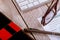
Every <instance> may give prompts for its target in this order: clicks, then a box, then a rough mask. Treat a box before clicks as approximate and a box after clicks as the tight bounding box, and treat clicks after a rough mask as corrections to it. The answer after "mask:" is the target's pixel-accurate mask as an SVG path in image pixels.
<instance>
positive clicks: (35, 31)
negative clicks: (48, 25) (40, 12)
mask: <svg viewBox="0 0 60 40" xmlns="http://www.w3.org/2000/svg"><path fill="white" fill-rule="evenodd" d="M24 31H25V32H27V33H29V32H33V33H42V34H50V35H58V36H60V33H58V32H50V31H44V30H38V29H34V28H29V29H24Z"/></svg>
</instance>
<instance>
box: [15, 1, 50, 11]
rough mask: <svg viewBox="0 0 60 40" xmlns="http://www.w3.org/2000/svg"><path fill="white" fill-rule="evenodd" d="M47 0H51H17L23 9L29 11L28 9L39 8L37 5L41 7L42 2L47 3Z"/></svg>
mask: <svg viewBox="0 0 60 40" xmlns="http://www.w3.org/2000/svg"><path fill="white" fill-rule="evenodd" d="M46 1H47V3H48V2H49V1H50V0H16V2H17V4H18V6H19V7H20V10H21V11H23V10H25V11H26V10H27V11H28V10H31V9H34V8H37V7H39V5H40V3H44V4H45V2H46ZM27 6H28V7H27ZM27 8H28V9H27ZM30 8H31V9H30Z"/></svg>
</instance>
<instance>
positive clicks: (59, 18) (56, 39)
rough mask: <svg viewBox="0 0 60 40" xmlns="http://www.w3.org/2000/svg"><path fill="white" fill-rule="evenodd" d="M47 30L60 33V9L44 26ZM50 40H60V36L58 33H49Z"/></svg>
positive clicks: (39, 19)
mask: <svg viewBox="0 0 60 40" xmlns="http://www.w3.org/2000/svg"><path fill="white" fill-rule="evenodd" d="M38 21H39V22H40V21H41V18H38ZM43 28H44V30H45V31H51V32H58V33H60V11H58V12H57V15H56V16H55V18H54V19H53V20H52V21H51V22H50V23H48V24H47V25H45V26H44V27H43ZM48 36H49V38H50V40H60V36H57V35H48Z"/></svg>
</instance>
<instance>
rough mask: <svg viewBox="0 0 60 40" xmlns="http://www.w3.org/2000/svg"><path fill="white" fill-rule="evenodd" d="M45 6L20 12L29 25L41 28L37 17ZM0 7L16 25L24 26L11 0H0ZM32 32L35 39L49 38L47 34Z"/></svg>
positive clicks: (45, 39) (47, 39)
mask: <svg viewBox="0 0 60 40" xmlns="http://www.w3.org/2000/svg"><path fill="white" fill-rule="evenodd" d="M45 7H46V6H45ZM46 8H47V7H46ZM46 8H44V7H43V8H38V9H35V10H32V11H29V12H27V13H21V14H22V16H23V18H24V20H25V21H26V23H27V25H28V26H29V27H31V28H37V29H41V30H43V28H42V27H41V25H40V23H39V22H38V20H37V18H39V17H40V16H42V14H43V13H44V12H45V11H44V10H46ZM0 9H1V11H4V14H5V15H6V16H8V17H9V18H10V19H11V20H12V21H14V22H15V23H16V24H17V25H19V26H22V29H23V28H26V25H25V24H24V22H23V20H22V18H21V16H20V15H19V14H18V12H17V10H16V8H15V7H14V5H13V3H12V2H11V0H0ZM42 10H43V12H42ZM33 34H34V36H35V38H36V39H37V40H50V39H49V37H48V36H47V35H44V34H38V33H37V34H36V33H33Z"/></svg>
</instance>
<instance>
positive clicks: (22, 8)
mask: <svg viewBox="0 0 60 40" xmlns="http://www.w3.org/2000/svg"><path fill="white" fill-rule="evenodd" d="M20 8H21V10H25V9H27V8H28V7H27V6H22V7H20Z"/></svg>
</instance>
